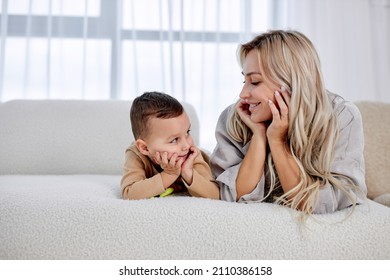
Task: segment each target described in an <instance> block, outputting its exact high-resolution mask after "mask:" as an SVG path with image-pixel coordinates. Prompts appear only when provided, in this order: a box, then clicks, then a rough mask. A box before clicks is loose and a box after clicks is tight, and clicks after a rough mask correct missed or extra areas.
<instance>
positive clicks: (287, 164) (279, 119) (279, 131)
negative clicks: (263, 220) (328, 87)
mask: <svg viewBox="0 0 390 280" xmlns="http://www.w3.org/2000/svg"><path fill="white" fill-rule="evenodd" d="M275 100H276V102H277V105H278V107H279V109H278V108H277V107H276V106H275V104H274V103H273V102H272V101H271V100H270V101H269V102H268V103H269V106H270V109H271V112H272V118H273V119H272V123H271V125H270V126H269V128H268V129H267V139H268V143H269V147H270V150H271V154H272V159H273V161H274V165H275V168H276V172H277V173H278V177H279V181H280V184H281V185H282V188H283V192H284V193H288V192H289V191H291V190H292V189H293V188H294V187H295V186H296V185H298V183H299V182H300V179H301V178H300V172H299V166H298V164H297V162H296V161H295V159H294V158H293V156H292V154H291V152H290V147H289V143H288V140H287V131H288V112H289V108H288V106H289V104H290V94H289V93H288V92H287V91H286V90H285V89H282V90H281V91H280V92H279V91H275ZM294 196H295V194H294V193H292V194H291V195H290V196H289V197H288V199H293V198H294ZM301 205H302V203H301ZM298 207H299V205H298Z"/></svg>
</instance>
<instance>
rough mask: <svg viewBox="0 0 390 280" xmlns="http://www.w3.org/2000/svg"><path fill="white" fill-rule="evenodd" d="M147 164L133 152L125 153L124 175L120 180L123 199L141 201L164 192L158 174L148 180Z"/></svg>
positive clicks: (129, 150)
mask: <svg viewBox="0 0 390 280" xmlns="http://www.w3.org/2000/svg"><path fill="white" fill-rule="evenodd" d="M148 168H150V167H148V164H147V162H145V161H144V160H142V158H140V157H139V156H138V155H137V154H136V153H135V152H134V151H132V150H131V149H128V150H127V151H126V161H125V165H124V174H123V177H122V180H121V188H122V198H123V199H143V198H150V197H153V196H156V195H159V194H161V193H163V192H164V191H165V189H164V187H163V183H162V178H161V175H160V173H157V174H155V175H153V176H151V177H149V178H148V176H147V169H148Z"/></svg>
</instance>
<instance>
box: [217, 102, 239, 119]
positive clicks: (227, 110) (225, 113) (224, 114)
mask: <svg viewBox="0 0 390 280" xmlns="http://www.w3.org/2000/svg"><path fill="white" fill-rule="evenodd" d="M234 105H235V104H234V103H233V104H230V105H228V106H227V107H226V108H225V109H223V111H222V112H221V114H220V115H219V118H218V123H220V122H223V123H226V121H227V119H228V117H229V115H230V113H231V111H232V110H235V108H234Z"/></svg>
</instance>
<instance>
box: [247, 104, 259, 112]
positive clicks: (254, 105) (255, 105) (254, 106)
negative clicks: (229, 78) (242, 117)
mask: <svg viewBox="0 0 390 280" xmlns="http://www.w3.org/2000/svg"><path fill="white" fill-rule="evenodd" d="M248 105H249V112H251V113H252V112H253V111H254V110H255V109H256V108H257V107H258V106H259V105H260V102H259V103H256V104H248Z"/></svg>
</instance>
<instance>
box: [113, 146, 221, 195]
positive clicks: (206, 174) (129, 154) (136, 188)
mask: <svg viewBox="0 0 390 280" xmlns="http://www.w3.org/2000/svg"><path fill="white" fill-rule="evenodd" d="M204 156H205V157H207V156H206V155H204ZM206 159H207V158H206ZM123 169H124V174H123V177H122V180H121V188H122V197H123V198H124V199H143V198H150V197H154V196H156V195H159V194H161V193H163V192H165V189H164V187H163V184H162V178H161V175H160V173H161V172H162V169H161V167H160V166H159V165H157V164H155V163H153V162H152V161H151V160H150V159H149V157H147V156H145V155H143V154H141V153H140V152H139V151H138V149H137V148H136V147H135V145H134V144H133V145H131V146H130V147H128V148H127V150H126V160H125V164H124V168H123ZM171 187H173V188H174V189H175V192H179V191H182V190H185V189H186V188H187V190H188V192H189V193H190V194H191V195H192V196H197V197H206V198H216V199H218V198H219V197H215V196H216V194H217V195H218V194H219V188H218V184H217V183H216V182H215V181H214V179H213V177H212V174H211V170H210V167H209V165H208V163H207V162H206V161H205V159H204V157H203V156H202V153H199V155H198V156H197V157H196V158H195V160H194V175H193V180H192V184H191V185H187V184H186V183H185V182H184V180H182V179H181V177H179V178H178V180H176V182H175V183H174V184H173V185H172V186H171ZM218 196H219V195H218Z"/></svg>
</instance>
